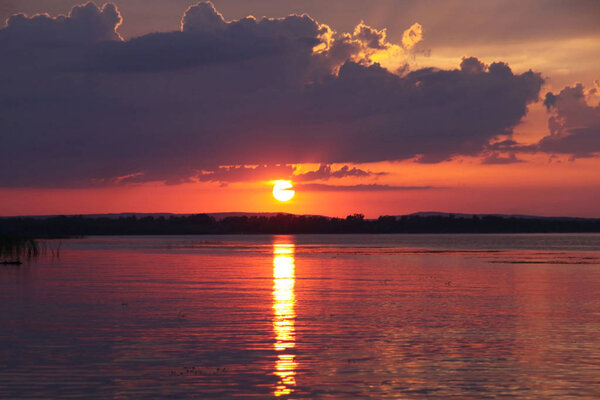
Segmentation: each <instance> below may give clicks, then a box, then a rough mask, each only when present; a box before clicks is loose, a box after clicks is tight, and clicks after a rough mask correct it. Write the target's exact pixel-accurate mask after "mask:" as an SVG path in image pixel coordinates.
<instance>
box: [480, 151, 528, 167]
mask: <svg viewBox="0 0 600 400" xmlns="http://www.w3.org/2000/svg"><path fill="white" fill-rule="evenodd" d="M521 162H524V161H523V160H521V159H518V158H517V156H516V155H515V153H509V154H507V155H505V156H503V155H501V154H498V153H490V154H488V155H487V156H486V157H485V158H484V159H483V160H482V162H481V163H482V164H516V163H521Z"/></svg>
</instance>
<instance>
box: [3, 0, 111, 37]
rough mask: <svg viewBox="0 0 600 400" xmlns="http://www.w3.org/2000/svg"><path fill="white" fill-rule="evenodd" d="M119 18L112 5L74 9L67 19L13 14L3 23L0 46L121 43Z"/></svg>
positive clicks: (89, 4) (65, 17)
mask: <svg viewBox="0 0 600 400" xmlns="http://www.w3.org/2000/svg"><path fill="white" fill-rule="evenodd" d="M121 22H122V18H121V14H120V13H119V11H118V10H117V8H116V6H115V5H113V4H105V5H104V6H103V7H102V8H98V7H97V6H96V5H95V4H94V3H92V2H89V3H87V4H85V5H80V6H75V7H73V9H71V12H70V13H69V15H67V16H64V15H61V16H58V17H56V18H53V17H51V16H49V15H47V14H37V15H34V16H32V17H27V16H25V15H23V14H15V15H13V16H11V17H10V18H8V19H7V21H6V28H4V29H3V30H2V31H0V32H1V33H0V43H2V44H4V45H12V44H17V45H18V44H23V43H27V44H29V45H33V46H36V45H38V46H39V45H43V46H48V45H56V44H59V45H65V44H73V43H95V42H101V41H106V40H121V36H120V35H119V34H118V33H117V29H118V27H119V25H121Z"/></svg>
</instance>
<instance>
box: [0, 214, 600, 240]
mask: <svg viewBox="0 0 600 400" xmlns="http://www.w3.org/2000/svg"><path fill="white" fill-rule="evenodd" d="M567 232H600V219H583V218H535V217H533V218H522V217H502V216H493V215H487V216H477V215H475V216H472V217H470V218H469V217H466V218H465V217H455V216H453V215H435V216H423V215H405V216H400V217H396V216H381V217H379V218H377V219H365V218H364V216H363V215H362V214H353V215H349V216H347V217H346V218H329V217H323V216H309V215H293V214H278V215H274V216H232V217H226V218H223V219H218V220H217V219H215V218H214V217H212V216H210V215H207V214H195V215H189V216H177V215H173V216H167V217H165V216H158V217H157V216H144V217H138V216H127V217H120V218H108V217H101V216H100V217H90V216H56V217H44V218H40V217H37V218H36V217H10V218H1V219H0V235H18V236H22V237H37V238H45V237H50V238H51V237H76V236H89V235H186V234H302V233H567Z"/></svg>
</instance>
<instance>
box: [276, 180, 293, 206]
mask: <svg viewBox="0 0 600 400" xmlns="http://www.w3.org/2000/svg"><path fill="white" fill-rule="evenodd" d="M292 188H293V185H292V182H290V181H275V185H274V186H273V197H275V198H276V199H277V200H279V201H288V200H291V199H292V197H294V194H295V193H296V192H295V191H294V190H292Z"/></svg>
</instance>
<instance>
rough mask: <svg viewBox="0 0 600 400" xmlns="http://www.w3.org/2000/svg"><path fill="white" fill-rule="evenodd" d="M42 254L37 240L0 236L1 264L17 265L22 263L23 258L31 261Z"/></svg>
mask: <svg viewBox="0 0 600 400" xmlns="http://www.w3.org/2000/svg"><path fill="white" fill-rule="evenodd" d="M39 254H40V248H39V245H38V243H37V241H36V240H35V239H32V238H27V237H21V236H14V235H0V263H2V264H16V263H20V262H21V257H24V258H27V259H30V258H33V257H37V256H38V255H39Z"/></svg>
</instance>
